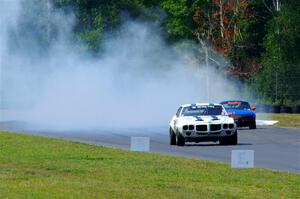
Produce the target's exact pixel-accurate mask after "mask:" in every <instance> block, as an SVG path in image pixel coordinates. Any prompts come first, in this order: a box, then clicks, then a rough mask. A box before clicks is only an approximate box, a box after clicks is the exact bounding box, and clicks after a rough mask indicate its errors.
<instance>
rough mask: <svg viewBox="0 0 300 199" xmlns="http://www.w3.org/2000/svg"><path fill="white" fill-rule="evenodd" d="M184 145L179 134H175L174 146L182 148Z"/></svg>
mask: <svg viewBox="0 0 300 199" xmlns="http://www.w3.org/2000/svg"><path fill="white" fill-rule="evenodd" d="M184 144H185V139H184V137H183V136H182V135H181V134H180V133H179V132H177V134H176V145H177V146H184Z"/></svg>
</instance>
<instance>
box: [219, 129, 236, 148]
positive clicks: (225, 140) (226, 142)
mask: <svg viewBox="0 0 300 199" xmlns="http://www.w3.org/2000/svg"><path fill="white" fill-rule="evenodd" d="M219 142H220V144H221V145H237V143H238V135H237V130H236V131H235V133H234V134H233V135H231V136H229V137H225V138H223V139H221V140H220V141H219Z"/></svg>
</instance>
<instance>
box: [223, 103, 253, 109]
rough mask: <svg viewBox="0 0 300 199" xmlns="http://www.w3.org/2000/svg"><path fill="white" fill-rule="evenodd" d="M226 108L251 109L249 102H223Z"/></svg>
mask: <svg viewBox="0 0 300 199" xmlns="http://www.w3.org/2000/svg"><path fill="white" fill-rule="evenodd" d="M222 105H223V106H224V108H225V109H238V110H247V109H250V105H249V103H248V102H240V101H237V102H233V101H232V102H224V103H222Z"/></svg>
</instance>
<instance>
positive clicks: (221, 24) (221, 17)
mask: <svg viewBox="0 0 300 199" xmlns="http://www.w3.org/2000/svg"><path fill="white" fill-rule="evenodd" d="M219 9H220V10H219V15H220V33H221V38H222V43H223V39H224V33H223V31H224V23H223V0H219Z"/></svg>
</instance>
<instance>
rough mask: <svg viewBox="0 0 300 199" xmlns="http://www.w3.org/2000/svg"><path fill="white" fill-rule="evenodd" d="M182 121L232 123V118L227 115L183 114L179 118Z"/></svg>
mask: <svg viewBox="0 0 300 199" xmlns="http://www.w3.org/2000/svg"><path fill="white" fill-rule="evenodd" d="M180 121H181V122H184V123H197V122H199V123H200V122H201V123H202V122H204V123H233V122H234V121H233V119H232V118H231V117H228V116H219V115H218V116H184V117H181V118H180Z"/></svg>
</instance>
